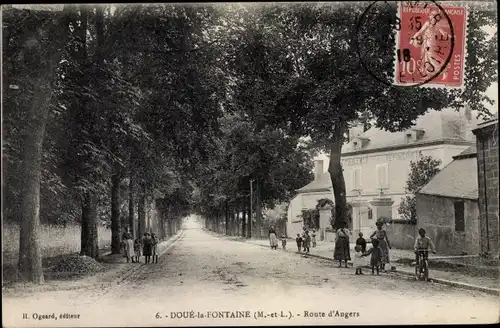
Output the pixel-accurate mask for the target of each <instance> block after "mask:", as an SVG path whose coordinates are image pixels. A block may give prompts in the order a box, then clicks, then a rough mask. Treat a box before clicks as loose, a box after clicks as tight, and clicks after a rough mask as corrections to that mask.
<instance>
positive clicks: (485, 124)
mask: <svg viewBox="0 0 500 328" xmlns="http://www.w3.org/2000/svg"><path fill="white" fill-rule="evenodd" d="M494 124H498V118H495V119H493V120H489V121H486V122H481V123H479V124H478V125H477V127H476V128H475V129H473V130H472V131H474V132H475V131H477V130H481V129H484V128H486V127H488V126H490V125H494Z"/></svg>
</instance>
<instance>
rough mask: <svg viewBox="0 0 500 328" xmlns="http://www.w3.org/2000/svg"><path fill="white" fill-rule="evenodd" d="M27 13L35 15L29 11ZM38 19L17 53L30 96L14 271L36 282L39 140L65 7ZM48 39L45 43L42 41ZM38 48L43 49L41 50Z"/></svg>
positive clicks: (65, 24)
mask: <svg viewBox="0 0 500 328" xmlns="http://www.w3.org/2000/svg"><path fill="white" fill-rule="evenodd" d="M30 15H37V13H35V12H30ZM55 15H57V16H58V17H57V20H54V21H52V22H51V20H52V19H53V17H50V18H49V19H48V20H47V19H46V21H40V24H39V25H40V28H39V29H28V28H27V29H25V30H24V32H23V33H24V34H23V35H22V39H24V43H23V48H22V52H21V55H22V57H23V59H24V63H23V64H24V66H23V67H22V69H24V70H26V71H27V72H29V75H28V76H29V78H28V83H26V85H25V86H24V87H26V90H25V92H24V95H25V97H29V98H30V100H31V101H30V108H28V109H27V112H28V120H27V122H26V131H25V133H26V135H25V138H24V145H23V147H24V149H23V161H22V164H21V172H22V176H23V179H22V182H21V190H22V192H21V200H20V209H19V212H20V213H19V219H20V224H19V228H20V231H19V262H18V275H19V278H20V279H21V280H24V281H31V282H34V283H36V284H42V283H43V282H44V277H43V267H42V254H41V247H40V183H41V165H42V151H43V140H44V137H45V127H46V124H47V119H48V113H49V105H50V100H51V96H52V90H53V88H52V86H53V82H54V79H55V69H56V68H57V66H58V64H59V62H60V59H61V50H60V49H62V48H63V45H64V44H65V43H66V40H67V38H68V33H69V11H68V7H67V6H66V7H65V9H64V11H63V12H62V13H56V14H55ZM45 42H48V44H44V43H45ZM41 49H43V50H42V51H41Z"/></svg>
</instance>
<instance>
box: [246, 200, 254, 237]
mask: <svg viewBox="0 0 500 328" xmlns="http://www.w3.org/2000/svg"><path fill="white" fill-rule="evenodd" d="M247 213H248V222H247V238H252V217H253V214H252V210H251V206H250V204H249V205H247Z"/></svg>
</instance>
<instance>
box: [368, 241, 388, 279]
mask: <svg viewBox="0 0 500 328" xmlns="http://www.w3.org/2000/svg"><path fill="white" fill-rule="evenodd" d="M372 245H373V247H372V248H370V249H369V250H368V252H366V253H365V254H363V256H368V255H371V258H370V266H371V267H372V274H375V268H376V269H377V276H379V275H380V273H379V270H380V268H381V267H382V256H383V255H384V254H383V251H382V249H381V248H380V247H379V241H378V239H373V241H372Z"/></svg>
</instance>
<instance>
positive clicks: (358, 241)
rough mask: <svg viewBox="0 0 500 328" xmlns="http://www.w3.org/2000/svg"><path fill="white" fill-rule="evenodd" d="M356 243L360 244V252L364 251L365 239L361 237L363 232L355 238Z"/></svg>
mask: <svg viewBox="0 0 500 328" xmlns="http://www.w3.org/2000/svg"><path fill="white" fill-rule="evenodd" d="M356 245H359V246H361V253H364V252H366V240H365V238H363V233H362V232H360V233H359V238H358V239H357V240H356Z"/></svg>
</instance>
